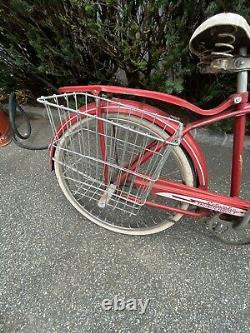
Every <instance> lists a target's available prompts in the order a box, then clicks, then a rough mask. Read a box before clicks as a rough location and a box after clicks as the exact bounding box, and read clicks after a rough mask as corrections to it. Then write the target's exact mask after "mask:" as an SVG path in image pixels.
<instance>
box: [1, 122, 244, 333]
mask: <svg viewBox="0 0 250 333" xmlns="http://www.w3.org/2000/svg"><path fill="white" fill-rule="evenodd" d="M46 131H47V129H46V121H44V120H41V122H40V123H39V122H38V127H37V131H36V133H37V134H36V139H37V138H38V137H39V135H40V136H41V139H39V140H40V141H39V140H38V141H39V143H41V141H42V140H43V142H45V141H44V138H45V137H46V136H47V132H46ZM211 142H212V140H211ZM201 146H202V148H203V149H204V152H205V155H206V157H207V159H208V164H209V171H210V175H211V182H210V186H211V189H213V190H216V191H218V192H222V193H227V192H228V183H229V173H230V153H231V150H230V148H229V147H226V146H222V145H221V144H216V142H215V143H214V142H213V144H209V143H207V144H205V143H201ZM47 160H48V157H47V152H46V151H28V150H24V149H21V148H19V147H17V146H15V145H14V143H11V144H10V145H9V146H7V147H5V148H2V149H1V150H0V194H1V196H0V200H1V204H0V263H1V271H0V332H1V333H33V332H34V333H35V332H37V333H50V332H56V333H64V332H65V333H66V332H70V333H90V332H91V333H92V332H97V333H99V332H100V333H101V332H121V333H123V332H124V333H125V332H126V333H128V332H131V333H147V332H148V333H158V332H161V333H162V332H173V333H176V332H180V333H185V332H197V333H208V332H212V333H219V332H223V333H224V332H234V333H235V332H237V333H247V332H249V331H250V303H249V298H250V297H249V290H250V283H249V281H250V279H249V274H250V263H249V259H250V246H231V245H226V244H223V243H220V242H219V241H217V240H215V239H214V238H213V237H212V236H211V235H210V233H209V231H208V230H207V228H206V225H205V223H204V221H196V220H194V219H193V218H184V219H183V220H182V221H181V222H180V223H178V224H176V225H175V226H174V227H172V228H170V229H168V230H166V231H165V232H162V233H160V234H157V235H153V236H145V237H133V236H125V235H119V234H115V233H112V232H110V231H107V230H105V229H103V228H100V227H98V226H96V225H95V224H93V223H91V222H89V221H88V220H86V219H85V218H84V217H82V216H81V215H80V214H79V213H78V212H77V211H76V210H75V209H74V208H73V207H72V206H71V205H70V204H69V203H68V202H67V200H66V199H65V197H64V195H63V194H62V192H61V190H60V189H59V186H58V184H57V181H56V178H55V175H54V174H53V173H50V172H49V171H48V162H47ZM249 165H250V152H249V150H248V151H246V160H245V171H244V178H243V187H242V190H243V191H242V196H243V197H248V198H249V197H250V173H249ZM115 298H116V299H117V298H118V299H119V298H123V299H124V301H125V302H128V301H129V300H131V299H134V300H136V301H137V303H136V306H135V307H136V309H132V310H130V311H129V310H128V309H124V310H115V309H114V299H115ZM105 299H107V300H109V301H110V302H113V303H110V302H108V303H109V304H113V306H111V308H110V309H109V310H104V309H103V307H102V302H103V300H105ZM139 299H140V300H141V301H142V302H143V303H145V301H146V300H148V306H147V308H146V311H145V313H140V308H139V306H138V300H139ZM119 306H120V307H122V304H121V303H119V304H118V307H119Z"/></svg>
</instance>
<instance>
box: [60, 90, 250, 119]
mask: <svg viewBox="0 0 250 333" xmlns="http://www.w3.org/2000/svg"><path fill="white" fill-rule="evenodd" d="M58 91H59V92H60V93H64V92H92V93H95V94H97V93H101V92H106V93H114V94H122V95H133V96H139V97H144V98H150V99H155V100H157V101H162V102H165V103H168V104H173V105H177V106H180V107H182V108H185V109H188V110H190V111H192V112H194V113H197V114H200V115H204V116H212V115H215V114H218V113H220V112H223V111H225V110H226V109H228V108H229V107H230V106H232V105H234V104H235V103H234V99H235V98H237V97H239V98H241V99H242V102H247V101H248V93H245V92H244V93H237V94H234V95H231V96H230V97H229V98H228V99H227V100H226V101H225V102H223V103H221V104H220V105H219V106H217V107H216V108H213V109H208V110H204V109H201V108H199V107H198V106H196V105H194V104H192V103H189V102H188V101H186V100H184V99H182V98H179V97H176V96H173V95H168V94H165V93H161V92H157V91H151V90H143V89H133V88H126V87H117V86H99V85H92V86H91V85H90V86H68V87H60V88H59V89H58Z"/></svg>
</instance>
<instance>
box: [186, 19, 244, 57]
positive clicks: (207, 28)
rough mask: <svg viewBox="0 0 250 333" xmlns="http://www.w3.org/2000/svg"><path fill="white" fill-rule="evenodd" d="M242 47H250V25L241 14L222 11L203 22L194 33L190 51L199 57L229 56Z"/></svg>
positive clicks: (235, 53)
mask: <svg viewBox="0 0 250 333" xmlns="http://www.w3.org/2000/svg"><path fill="white" fill-rule="evenodd" d="M241 47H247V48H248V49H250V26H249V24H248V23H247V21H246V20H245V19H244V18H243V17H242V16H240V15H238V14H234V13H221V14H217V15H214V16H212V17H210V18H209V19H207V20H206V21H205V22H203V23H202V24H201V25H200V26H199V27H198V28H197V29H196V30H195V32H194V33H193V35H192V37H191V39H190V42H189V49H190V51H191V52H192V53H193V54H195V55H196V56H198V57H199V58H210V59H212V60H213V59H214V58H217V57H220V58H223V57H225V58H228V57H234V56H235V55H237V54H238V52H239V49H240V48H241Z"/></svg>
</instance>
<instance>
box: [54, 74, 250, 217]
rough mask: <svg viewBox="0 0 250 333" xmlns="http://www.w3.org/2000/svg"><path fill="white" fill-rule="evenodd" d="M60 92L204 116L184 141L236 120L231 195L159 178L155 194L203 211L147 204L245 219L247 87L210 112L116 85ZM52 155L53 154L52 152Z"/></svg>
mask: <svg viewBox="0 0 250 333" xmlns="http://www.w3.org/2000/svg"><path fill="white" fill-rule="evenodd" d="M241 76H242V73H239V79H238V82H239V83H238V85H240V86H242V79H241ZM243 86H244V85H243ZM240 90H241V91H240ZM242 90H243V91H242ZM59 92H60V93H64V92H65V93H66V92H91V93H92V94H94V95H99V94H101V93H107V94H119V95H133V96H138V97H144V98H150V99H155V100H158V101H162V102H165V103H167V104H172V105H177V106H179V107H182V108H185V109H187V110H189V111H191V112H194V113H196V114H199V115H201V116H203V117H202V118H201V119H200V120H196V121H193V122H191V123H189V124H187V125H186V127H185V128H184V130H183V133H182V140H185V138H186V137H187V136H188V135H189V134H190V131H191V130H193V129H196V128H201V127H205V126H207V125H210V124H212V123H215V122H217V121H220V120H223V119H228V118H235V125H234V143H233V154H232V175H231V192H230V196H224V195H219V194H217V193H213V192H210V191H208V190H207V189H206V187H205V186H201V187H200V188H193V187H189V186H187V185H184V184H179V183H175V182H170V181H168V180H165V179H159V180H158V181H156V182H155V184H154V185H153V187H152V193H155V194H156V193H157V194H158V195H161V196H163V197H167V198H171V199H174V200H177V201H180V202H185V203H189V204H191V205H193V206H197V207H200V208H202V209H200V210H198V211H190V210H183V209H181V208H176V207H170V206H167V205H161V204H158V203H155V202H152V201H146V205H148V206H150V207H154V208H158V209H162V210H166V211H173V212H176V213H181V214H184V215H187V216H195V217H200V216H204V215H209V213H210V212H212V211H217V212H220V213H225V214H227V215H234V216H239V217H241V216H244V215H245V213H246V211H247V210H248V209H249V208H250V201H247V200H243V199H240V197H239V196H240V184H241V174H242V161H243V149H244V139H245V126H246V116H247V115H248V114H250V103H248V92H247V91H246V87H245V86H244V88H243V89H238V93H236V94H233V95H231V96H229V98H228V99H227V100H226V101H225V102H223V103H222V104H220V105H219V106H217V107H215V108H212V109H209V110H204V109H201V108H199V107H198V106H195V105H193V104H191V103H189V102H187V101H185V100H183V99H181V98H179V97H175V96H172V95H168V94H165V93H160V92H154V91H148V90H141V89H131V88H124V87H117V86H101V85H92V86H69V87H61V88H59ZM152 112H154V111H152ZM100 129H101V126H100ZM102 150H103V152H104V155H105V146H103V144H102ZM51 155H53V152H52V153H51ZM151 156H152V155H151ZM151 156H150V154H149V155H148V156H146V157H145V159H144V161H146V160H147V159H148V158H150V157H151ZM104 158H105V156H104ZM135 185H138V186H143V185H144V184H143V180H142V179H140V178H136V180H135Z"/></svg>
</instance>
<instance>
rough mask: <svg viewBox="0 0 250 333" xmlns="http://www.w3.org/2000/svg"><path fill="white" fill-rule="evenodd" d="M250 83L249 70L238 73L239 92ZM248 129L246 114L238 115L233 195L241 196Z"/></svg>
mask: <svg viewBox="0 0 250 333" xmlns="http://www.w3.org/2000/svg"><path fill="white" fill-rule="evenodd" d="M239 53H240V55H241V56H246V55H247V48H246V47H242V48H241V49H240V52H239ZM247 83H248V73H247V71H243V72H239V73H238V74H237V92H239V93H240V92H246V91H247ZM243 106H244V104H243V103H240V104H239V105H238V109H241V108H242V107H243ZM245 131H246V115H243V116H240V117H236V118H235V119H234V141H233V157H232V172H231V193H230V195H231V196H232V197H239V196H240V185H241V176H242V167H243V153H244V140H245Z"/></svg>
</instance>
